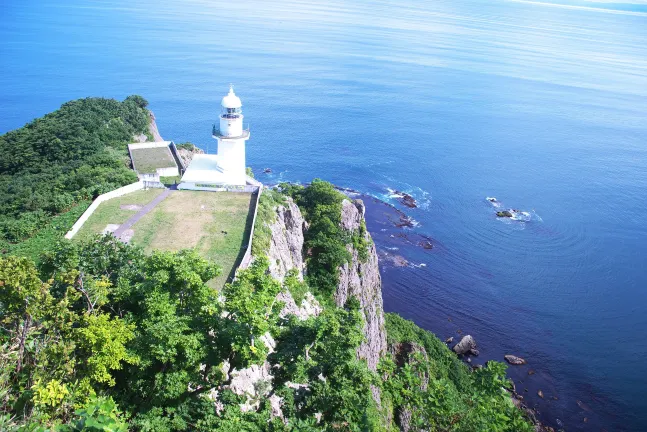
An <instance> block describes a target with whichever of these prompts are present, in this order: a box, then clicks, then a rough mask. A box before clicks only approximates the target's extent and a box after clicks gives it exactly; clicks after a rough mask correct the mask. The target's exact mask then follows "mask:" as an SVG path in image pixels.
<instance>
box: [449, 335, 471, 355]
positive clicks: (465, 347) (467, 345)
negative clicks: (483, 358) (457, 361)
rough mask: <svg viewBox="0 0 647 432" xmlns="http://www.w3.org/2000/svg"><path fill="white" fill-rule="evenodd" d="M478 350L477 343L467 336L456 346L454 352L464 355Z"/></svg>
mask: <svg viewBox="0 0 647 432" xmlns="http://www.w3.org/2000/svg"><path fill="white" fill-rule="evenodd" d="M473 349H476V341H475V340H474V338H473V337H472V336H470V335H465V336H463V337H462V338H461V340H460V342H458V343H457V344H456V345H454V348H453V350H454V352H455V353H456V354H458V355H464V354H467V353H469V352H470V351H471V350H473Z"/></svg>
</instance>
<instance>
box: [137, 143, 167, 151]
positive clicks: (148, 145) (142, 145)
mask: <svg viewBox="0 0 647 432" xmlns="http://www.w3.org/2000/svg"><path fill="white" fill-rule="evenodd" d="M170 145H171V141H155V142H145V143H133V144H128V149H129V150H139V149H147V148H158V147H168V146H170Z"/></svg>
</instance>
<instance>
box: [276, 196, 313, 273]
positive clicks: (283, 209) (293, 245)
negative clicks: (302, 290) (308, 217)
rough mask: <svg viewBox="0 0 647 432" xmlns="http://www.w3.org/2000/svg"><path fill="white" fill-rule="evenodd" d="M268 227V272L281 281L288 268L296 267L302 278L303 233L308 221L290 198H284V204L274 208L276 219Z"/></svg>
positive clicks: (303, 268)
mask: <svg viewBox="0 0 647 432" xmlns="http://www.w3.org/2000/svg"><path fill="white" fill-rule="evenodd" d="M269 228H270V230H271V231H272V239H271V241H270V249H269V251H268V253H267V257H268V258H269V260H270V273H271V274H272V276H273V277H274V278H275V279H278V280H281V281H282V280H283V278H284V277H285V275H286V273H287V272H288V271H289V270H290V269H296V270H297V272H298V274H299V278H300V279H302V280H303V273H304V270H305V262H304V259H303V233H304V232H305V231H306V230H307V229H308V223H307V222H306V221H305V219H304V218H303V215H302V214H301V210H299V207H298V206H297V205H296V204H295V203H294V201H292V199H291V198H286V203H285V205H280V206H278V207H277V208H276V219H275V220H274V222H273V223H272V224H271V225H270V226H269Z"/></svg>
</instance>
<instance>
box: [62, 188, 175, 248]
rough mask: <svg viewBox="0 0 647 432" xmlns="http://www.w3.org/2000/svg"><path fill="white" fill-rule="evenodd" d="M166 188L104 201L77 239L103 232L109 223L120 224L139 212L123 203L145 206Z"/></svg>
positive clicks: (138, 192) (77, 235) (136, 192)
mask: <svg viewBox="0 0 647 432" xmlns="http://www.w3.org/2000/svg"><path fill="white" fill-rule="evenodd" d="M163 190H164V189H149V190H139V191H135V192H132V193H129V194H127V195H124V196H120V197H117V198H113V199H110V200H108V201H105V202H102V203H101V204H100V205H99V207H98V208H97V209H96V210H95V212H94V213H92V216H90V218H89V219H88V220H87V221H86V222H85V223H84V224H83V227H82V228H81V229H80V230H79V232H78V233H76V235H75V236H74V239H75V240H85V239H87V238H88V237H90V236H92V235H93V234H97V233H101V232H103V230H104V229H105V228H106V225H108V224H117V225H120V224H122V223H124V222H126V221H127V220H128V218H130V217H131V216H133V215H134V214H135V213H137V210H135V209H134V210H126V209H122V208H121V206H122V205H124V206H125V205H138V206H143V205H145V204H148V203H149V202H151V201H152V200H153V199H154V198H155V197H156V196H157V195H159V194H161V193H162V191H163Z"/></svg>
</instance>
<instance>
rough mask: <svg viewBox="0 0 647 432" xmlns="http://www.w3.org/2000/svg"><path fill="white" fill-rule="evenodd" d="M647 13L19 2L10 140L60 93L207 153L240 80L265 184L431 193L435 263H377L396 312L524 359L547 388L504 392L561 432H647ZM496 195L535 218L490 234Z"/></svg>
mask: <svg viewBox="0 0 647 432" xmlns="http://www.w3.org/2000/svg"><path fill="white" fill-rule="evenodd" d="M592 6H593V7H595V8H594V9H591V7H592ZM600 7H602V8H606V10H601V9H599V8H600ZM645 9H646V8H645V6H644V5H641V4H622V5H618V4H615V5H614V4H601V3H597V2H578V3H571V4H570V5H559V4H544V3H532V2H523V1H489V2H488V1H478V0H467V1H461V2H451V1H436V2H426V1H421V0H405V1H399V2H395V1H367V0H357V1H355V2H344V1H340V0H331V1H329V2H326V3H317V2H312V1H296V0H288V1H285V2H261V1H247V0H243V1H237V2H221V1H216V2H207V1H186V2H182V3H177V2H153V1H146V0H145V1H140V2H132V1H130V2H126V1H122V0H115V1H110V2H108V1H93V2H81V1H77V0H60V1H47V0H44V1H41V2H18V1H8V2H4V3H3V4H2V6H0V12H1V17H2V26H0V59H1V60H0V101H1V103H0V132H6V131H8V130H10V129H14V128H17V127H20V126H22V125H23V124H24V123H26V122H27V121H29V120H31V119H32V118H34V117H37V116H41V115H43V114H44V113H46V112H49V111H52V110H54V109H56V108H57V107H58V106H60V104H61V103H63V102H65V101H67V100H70V99H74V98H78V97H85V96H106V97H116V98H120V99H122V98H124V97H125V96H127V95H129V94H132V93H139V94H142V95H144V96H145V97H146V98H147V99H148V100H149V101H150V104H151V108H152V109H153V110H154V112H155V114H156V116H157V119H158V125H159V127H160V131H161V134H162V136H164V137H165V138H167V139H173V140H175V141H176V142H181V141H185V140H190V141H192V142H195V143H196V144H198V145H200V146H203V147H208V148H209V150H211V151H213V150H215V145H214V144H213V142H212V141H213V140H211V138H210V131H211V124H212V123H213V121H214V120H215V118H216V115H217V112H218V110H219V107H218V104H219V101H220V98H221V97H222V96H223V95H224V93H225V92H226V90H227V85H228V83H230V82H233V83H234V84H235V86H236V90H237V93H238V94H239V95H240V96H241V98H242V99H243V103H244V111H245V115H246V120H247V121H249V123H250V126H251V130H252V138H251V140H250V141H249V145H248V161H249V164H250V165H251V166H252V167H254V168H255V169H256V170H257V171H259V172H260V170H261V169H262V168H264V167H271V168H273V170H274V173H273V174H272V175H270V176H265V177H263V175H261V179H262V180H264V181H267V182H275V181H278V180H281V179H282V180H292V181H308V180H310V179H312V178H313V177H322V178H325V179H328V180H331V181H333V182H335V183H338V184H340V185H343V186H347V187H353V188H355V189H359V190H361V191H363V192H365V193H369V194H372V195H374V196H378V197H382V198H384V199H390V200H391V201H392V202H395V201H393V199H392V198H389V193H388V190H387V188H392V189H399V190H404V191H407V192H409V193H411V194H413V196H415V197H416V198H417V199H418V201H419V202H420V204H421V207H420V208H419V209H415V210H412V211H410V212H409V213H410V215H411V216H412V217H413V218H414V219H415V220H416V221H417V222H418V223H419V225H418V226H417V227H416V228H414V229H413V230H412V231H415V232H419V233H423V234H427V235H429V236H431V237H432V238H433V239H434V240H435V242H436V245H437V246H436V248H435V249H434V250H433V251H432V252H428V251H424V250H421V249H419V248H415V247H411V248H408V249H403V250H401V251H399V252H398V253H401V254H402V255H404V256H405V257H406V258H407V259H409V260H410V262H411V263H413V264H415V265H416V266H413V265H412V266H410V267H405V268H391V267H388V266H385V268H384V269H383V277H384V282H385V283H384V300H385V307H386V308H387V309H388V310H395V311H398V312H400V313H402V314H403V315H404V316H406V317H409V318H412V319H415V320H416V322H418V323H419V324H421V325H423V326H424V327H426V328H428V329H431V330H433V331H435V332H437V333H438V334H439V336H441V337H447V336H450V335H454V336H457V334H456V332H457V330H458V329H460V330H461V331H463V332H469V333H470V334H472V335H473V336H475V337H476V339H477V341H478V342H479V345H480V346H481V352H482V354H481V358H480V360H479V361H483V360H486V359H488V358H495V359H499V360H501V358H502V355H503V354H505V353H508V352H512V353H514V354H519V355H522V356H524V357H527V358H528V360H529V362H530V363H531V367H532V368H533V369H535V370H536V371H537V373H536V374H535V375H533V376H532V377H528V376H527V375H526V371H527V369H523V370H522V369H511V376H512V377H513V378H515V380H516V381H517V382H518V387H520V388H524V387H525V388H528V389H529V392H528V393H527V398H528V400H529V401H530V402H531V404H532V405H535V406H537V407H538V408H539V410H540V411H541V413H542V418H544V419H545V420H546V421H547V422H549V423H550V424H552V425H559V424H564V425H565V428H566V429H567V430H600V429H601V428H605V429H606V430H636V431H637V430H647V403H646V402H645V398H644V389H645V388H647V376H646V375H645V373H644V372H642V370H643V369H644V368H643V366H642V362H643V360H644V359H645V357H646V356H647V341H646V338H645V335H646V333H647V314H646V312H647V301H646V294H645V288H647V269H646V268H645V264H646V262H647V260H646V256H647V225H646V224H645V221H646V220H647V216H646V214H647V199H646V198H647V149H646V138H647V122H646V121H645V119H646V113H647V102H646V101H647V98H646V97H647V15H646V14H645ZM486 196H495V197H497V198H498V199H499V200H500V201H501V202H503V203H504V205H505V206H506V207H513V208H518V209H521V210H525V211H528V212H529V213H530V215H531V217H530V221H528V222H504V221H501V220H497V219H496V218H495V217H494V216H493V208H492V206H491V205H490V204H488V203H487V201H485V197H486ZM380 245H381V247H386V245H385V244H380ZM420 264H425V265H426V266H419V265H420ZM450 320H451V321H450ZM521 381H523V382H521ZM538 389H542V391H543V392H544V394H546V395H547V398H546V399H545V400H542V399H540V398H538V397H536V396H534V394H536V391H537V390H538ZM552 396H556V397H557V398H558V400H552V399H550V398H551V397H552ZM578 401H579V403H578ZM585 417H586V418H587V422H586V423H584V422H583V419H584V418H585Z"/></svg>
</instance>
